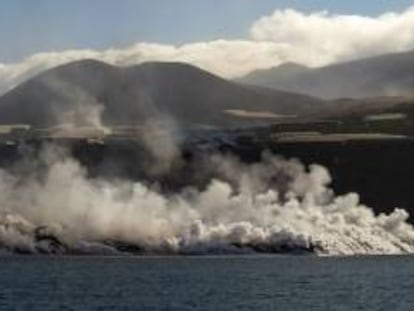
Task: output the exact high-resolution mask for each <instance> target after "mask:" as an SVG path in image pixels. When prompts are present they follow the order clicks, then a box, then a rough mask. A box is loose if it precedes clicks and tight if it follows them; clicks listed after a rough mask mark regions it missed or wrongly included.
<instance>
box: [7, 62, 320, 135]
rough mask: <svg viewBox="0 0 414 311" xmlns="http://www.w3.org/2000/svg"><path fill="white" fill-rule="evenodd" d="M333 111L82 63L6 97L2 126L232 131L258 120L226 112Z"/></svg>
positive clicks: (157, 69) (199, 74)
mask: <svg viewBox="0 0 414 311" xmlns="http://www.w3.org/2000/svg"><path fill="white" fill-rule="evenodd" d="M325 105H326V103H325V102H324V101H322V100H319V99H315V98H312V97H309V96H303V95H297V94H292V93H288V92H280V91H274V90H270V89H264V88H260V87H251V86H243V85H239V84H237V83H233V82H230V81H227V80H225V79H221V78H219V77H217V76H215V75H212V74H210V73H208V72H206V71H203V70H201V69H199V68H196V67H194V66H190V65H186V64H181V63H156V62H154V63H144V64H141V65H137V66H133V67H126V68H121V67H116V66H112V65H109V64H106V63H103V62H99V61H95V60H82V61H76V62H73V63H69V64H65V65H62V66H59V67H56V68H53V69H51V70H48V71H45V72H43V73H41V74H40V75H38V76H36V77H34V78H32V79H30V80H28V81H26V82H24V83H22V84H21V85H19V86H17V87H16V88H14V89H13V90H11V91H10V92H8V93H6V94H5V95H3V96H2V97H1V98H0V123H2V124H16V123H18V124H22V123H23V124H31V125H32V126H34V127H47V126H53V125H56V124H60V123H65V122H68V120H69V122H73V123H75V124H77V125H85V123H88V122H87V121H88V120H84V119H87V118H88V117H89V118H91V117H92V118H93V117H94V116H93V114H94V113H95V114H96V115H99V112H102V119H103V121H104V124H106V125H119V124H123V125H130V124H137V123H139V122H141V121H143V120H147V119H148V118H158V117H160V116H162V117H171V118H173V119H174V120H175V121H177V122H178V123H180V124H183V125H190V124H191V125H194V124H198V125H210V126H231V125H243V124H249V123H251V122H252V119H249V118H244V119H243V118H237V117H235V116H231V115H229V114H227V113H225V110H232V109H238V110H248V111H267V112H271V113H275V114H306V113H311V112H315V111H317V110H318V109H321V108H322V107H324V106H325ZM94 111H95V112H94ZM89 114H92V116H88V115H89ZM95 117H96V116H95ZM256 121H257V120H256Z"/></svg>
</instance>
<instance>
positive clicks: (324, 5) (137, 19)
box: [0, 0, 414, 63]
mask: <svg viewBox="0 0 414 311" xmlns="http://www.w3.org/2000/svg"><path fill="white" fill-rule="evenodd" d="M413 4H414V3H413V1H412V0H411V1H409V0H392V1H390V0H386V1H384V0H364V1H361V0H347V1H340V0H336V1H335V0H312V1H310V0H296V1H294V0H279V1H278V0H70V1H68V0H35V1H33V0H0V42H1V44H0V62H3V63H9V62H15V61H18V60H21V59H23V58H25V57H28V56H30V55H32V54H35V53H38V52H46V51H62V50H67V49H85V48H89V49H107V48H120V47H125V46H128V45H131V44H135V43H137V42H153V43H163V44H174V45H180V44H184V43H189V42H199V41H208V40H215V39H245V38H248V37H249V28H250V26H251V24H252V23H254V21H256V20H257V19H259V18H260V17H262V16H265V15H269V14H271V13H272V12H273V11H274V10H276V9H286V8H292V9H296V10H298V11H301V12H304V13H310V12H314V11H322V10H328V11H329V12H331V13H333V14H346V15H350V14H357V15H368V16H376V15H378V14H381V13H383V12H388V11H397V12H398V11H402V10H404V9H406V8H407V7H409V6H410V5H413Z"/></svg>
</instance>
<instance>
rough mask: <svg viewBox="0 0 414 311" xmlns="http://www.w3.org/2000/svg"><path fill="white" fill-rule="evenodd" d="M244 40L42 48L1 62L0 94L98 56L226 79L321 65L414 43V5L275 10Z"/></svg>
mask: <svg viewBox="0 0 414 311" xmlns="http://www.w3.org/2000/svg"><path fill="white" fill-rule="evenodd" d="M250 34H251V37H250V38H247V39H245V40H215V41H209V42H197V43H189V44H184V45H181V46H172V45H163V44H152V43H138V44H135V45H133V46H131V47H128V48H124V49H109V50H105V51H95V50H72V51H63V52H48V53H40V54H36V55H33V56H31V57H28V58H26V59H25V60H23V61H22V62H20V63H13V64H1V63H0V94H1V93H4V92H5V91H7V90H9V89H10V88H12V87H14V86H15V85H17V84H18V83H20V82H22V81H24V80H26V79H27V78H29V77H31V76H33V75H35V74H36V73H39V72H40V71H42V70H45V69H48V68H51V67H53V66H56V65H59V64H63V63H66V62H70V61H74V60H79V59H84V58H94V59H98V60H102V61H105V62H108V63H111V64H116V65H121V66H124V65H132V64H138V63H142V62H145V61H179V62H186V63H190V64H193V65H196V66H199V67H201V68H203V69H206V70H208V71H211V72H213V73H216V74H218V75H221V76H223V77H226V78H233V77H239V76H242V75H245V74H247V73H249V72H251V71H253V70H256V69H266V68H270V67H273V66H277V65H279V64H281V63H283V62H287V61H291V62H299V63H302V64H305V65H309V66H319V65H324V64H329V63H332V62H337V61H343V60H349V59H355V58H360V57H363V56H370V55H377V54H382V53H387V52H397V51H404V50H409V49H413V48H414V8H413V7H411V8H408V9H407V10H405V11H403V12H399V13H391V12H389V13H385V14H382V15H379V16H376V17H368V16H358V15H332V14H329V13H328V12H316V13H311V14H305V13H302V12H298V11H295V10H291V9H287V10H276V11H275V12H274V13H273V14H272V15H270V16H265V17H262V18H260V19H259V20H258V21H256V22H255V23H254V24H253V25H252V27H251V29H250Z"/></svg>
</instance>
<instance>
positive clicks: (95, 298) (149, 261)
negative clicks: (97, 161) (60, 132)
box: [0, 256, 414, 311]
mask: <svg viewBox="0 0 414 311" xmlns="http://www.w3.org/2000/svg"><path fill="white" fill-rule="evenodd" d="M413 293H414V257H411V256H382V257H381V256H379V257H374V256H372V257H371V256H369V257H344V258H339V257H336V258H335V257H314V256H302V257H301V256H296V257H295V256H260V257H259V256H221V257H220V256H217V257H41V256H39V257H36V256H21V257H19V256H17V257H16V256H4V257H0V309H1V310H180V311H185V310H214V311H218V310H286V311H288V310H414V295H413Z"/></svg>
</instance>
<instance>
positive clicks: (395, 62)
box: [238, 51, 414, 99]
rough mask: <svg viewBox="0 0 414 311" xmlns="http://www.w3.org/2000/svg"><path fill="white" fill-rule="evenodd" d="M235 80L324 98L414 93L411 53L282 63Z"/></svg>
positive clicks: (413, 60)
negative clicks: (330, 61) (313, 64)
mask: <svg viewBox="0 0 414 311" xmlns="http://www.w3.org/2000/svg"><path fill="white" fill-rule="evenodd" d="M238 81H239V82H243V83H246V84H253V85H260V86H263V87H271V88H274V89H279V90H285V91H289V92H296V93H302V94H308V95H311V96H316V97H321V98H327V99H333V98H364V97H373V96H411V95H413V94H414V51H410V52H404V53H395V54H387V55H381V56H376V57H371V58H365V59H360V60H356V61H351V62H346V63H340V64H334V65H330V66H325V67H321V68H313V69H312V68H307V67H304V66H301V65H298V64H288V65H286V64H284V65H281V66H278V67H275V68H272V69H269V70H260V71H255V72H252V73H251V74H249V75H247V76H245V77H244V78H242V79H240V80H238Z"/></svg>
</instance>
